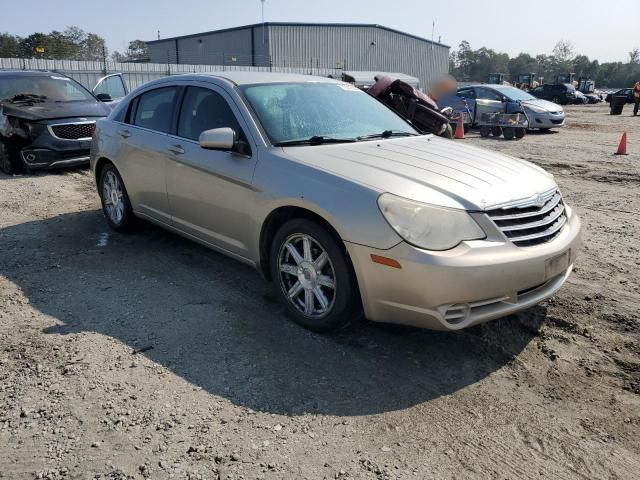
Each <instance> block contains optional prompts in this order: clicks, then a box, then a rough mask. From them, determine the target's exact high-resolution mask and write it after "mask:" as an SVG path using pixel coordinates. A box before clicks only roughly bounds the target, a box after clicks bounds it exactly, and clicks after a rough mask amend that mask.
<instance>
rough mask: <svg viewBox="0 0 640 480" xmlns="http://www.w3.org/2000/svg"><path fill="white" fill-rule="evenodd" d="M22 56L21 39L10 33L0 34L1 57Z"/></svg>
mask: <svg viewBox="0 0 640 480" xmlns="http://www.w3.org/2000/svg"><path fill="white" fill-rule="evenodd" d="M19 55H20V38H19V37H16V36H15V35H11V34H10V33H0V57H17V56H19Z"/></svg>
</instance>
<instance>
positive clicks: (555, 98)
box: [551, 97, 560, 105]
mask: <svg viewBox="0 0 640 480" xmlns="http://www.w3.org/2000/svg"><path fill="white" fill-rule="evenodd" d="M551 101H552V102H553V103H557V104H558V105H559V104H560V97H553V98H552V99H551Z"/></svg>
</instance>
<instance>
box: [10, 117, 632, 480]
mask: <svg viewBox="0 0 640 480" xmlns="http://www.w3.org/2000/svg"><path fill="white" fill-rule="evenodd" d="M567 111H568V115H569V127H568V128H565V129H563V130H561V131H559V132H553V133H547V134H542V133H538V134H530V135H527V136H526V137H525V138H524V139H523V140H520V141H511V142H507V141H504V140H498V139H492V138H489V139H482V138H480V137H479V136H478V135H477V134H470V135H468V136H467V139H465V140H464V141H465V142H468V143H472V144H478V145H483V146H485V147H487V148H491V149H495V150H499V151H502V152H507V153H510V154H513V155H516V156H520V157H522V158H525V159H527V160H530V161H533V162H535V163H537V164H539V165H541V166H543V167H545V168H547V169H549V170H550V171H551V172H553V173H554V174H555V175H556V178H557V181H558V183H559V184H560V187H561V189H562V191H563V193H564V195H565V198H566V199H567V201H568V203H569V204H570V205H572V206H573V207H574V208H575V209H576V210H577V211H578V212H579V214H580V215H581V217H582V219H583V223H584V228H585V231H584V244H585V245H584V249H583V250H582V252H581V256H580V257H579V259H578V262H577V265H576V271H575V273H574V274H573V275H572V276H571V278H570V279H569V281H568V283H567V285H566V286H565V287H564V288H563V289H562V290H561V291H560V292H559V293H558V294H557V295H556V296H555V297H554V298H552V299H551V300H549V301H548V302H546V303H544V304H542V305H540V306H538V307H536V308H533V309H531V310H529V311H527V312H524V313H522V314H520V315H517V316H512V317H508V318H505V319H502V320H499V321H495V322H492V323H489V324H486V325H483V326H480V327H475V328H472V329H470V330H467V331H463V332H457V333H440V332H430V331H422V330H414V329H405V328H387V327H384V326H376V325H372V324H369V323H365V322H362V323H360V324H357V325H354V326H352V327H350V328H349V329H348V330H347V331H343V332H341V333H340V334H337V335H325V336H323V335H317V334H312V333H309V332H306V331H305V330H303V329H301V328H299V327H297V326H295V325H294V324H292V323H291V322H289V321H286V319H284V318H283V312H282V310H281V309H280V308H279V307H278V305H277V304H276V303H275V302H274V300H273V297H272V295H271V293H270V288H269V286H268V285H267V284H265V283H263V281H262V280H260V278H259V277H258V275H257V273H255V272H254V271H252V270H250V269H249V268H247V267H245V266H243V265H241V264H239V263H237V262H234V261H233V260H230V259H228V258H225V257H223V256H221V255H218V254H216V253H214V252H211V251H208V250H205V249H204V248H202V247H200V246H198V245H195V244H193V243H190V242H188V241H186V240H183V239H182V238H179V237H177V236H175V235H172V234H170V233H166V232H165V231H163V230H160V229H158V228H156V227H153V226H150V225H143V226H142V227H140V228H139V230H138V231H136V232H134V233H132V234H128V235H120V234H115V233H113V232H110V231H109V230H108V228H107V225H106V223H105V221H104V219H103V218H102V215H101V212H100V210H99V204H98V198H97V195H96V194H95V189H94V186H93V182H92V179H91V175H90V172H89V171H87V170H72V171H64V172H62V171H61V172H51V173H42V174H38V175H34V176H27V177H7V176H2V175H1V174H0V212H1V213H0V247H1V248H0V477H2V478H8V479H12V480H13V479H33V478H45V479H63V478H64V479H94V478H100V479H140V478H152V479H164V478H177V479H196V478H198V479H200V478H201V479H218V478H220V479H227V478H228V479H257V478H265V479H272V478H273V479H276V478H287V479H323V478H331V479H336V478H338V479H348V478H364V479H405V478H415V479H426V478H432V479H443V478H456V479H465V478H483V479H486V478H491V479H507V478H509V479H511V478H553V479H565V478H567V479H569V478H579V479H596V478H598V479H599V478H629V479H631V478H638V472H640V342H639V336H640V308H639V306H640V275H639V273H638V271H639V267H640V250H639V249H640V242H639V241H638V239H639V238H640V223H639V222H638V214H637V212H638V211H639V210H640V155H639V153H638V152H640V118H631V117H630V116H629V115H628V112H625V114H624V116H621V117H610V116H608V115H607V109H606V107H605V106H603V105H600V106H584V107H567ZM623 129H626V130H627V131H628V133H629V141H630V144H629V148H630V151H631V152H632V154H631V155H629V156H627V157H614V156H613V155H612V153H613V152H614V151H615V149H616V146H617V142H618V140H619V138H620V134H621V131H622V130H623ZM634 472H635V473H634Z"/></svg>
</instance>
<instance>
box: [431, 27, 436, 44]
mask: <svg viewBox="0 0 640 480" xmlns="http://www.w3.org/2000/svg"><path fill="white" fill-rule="evenodd" d="M435 33H436V21H435V20H434V21H433V24H432V26H431V50H433V37H434V34H435Z"/></svg>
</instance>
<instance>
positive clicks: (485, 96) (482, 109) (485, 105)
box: [475, 87, 505, 120]
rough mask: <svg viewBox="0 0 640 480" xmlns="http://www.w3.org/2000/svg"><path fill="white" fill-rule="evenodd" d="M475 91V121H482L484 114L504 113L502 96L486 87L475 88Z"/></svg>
mask: <svg viewBox="0 0 640 480" xmlns="http://www.w3.org/2000/svg"><path fill="white" fill-rule="evenodd" d="M475 91H476V119H478V120H482V115H483V114H485V113H504V112H505V105H504V103H503V101H502V98H503V97H502V95H501V94H500V93H498V92H496V91H495V90H492V89H490V88H486V87H477V88H476V89H475Z"/></svg>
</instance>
